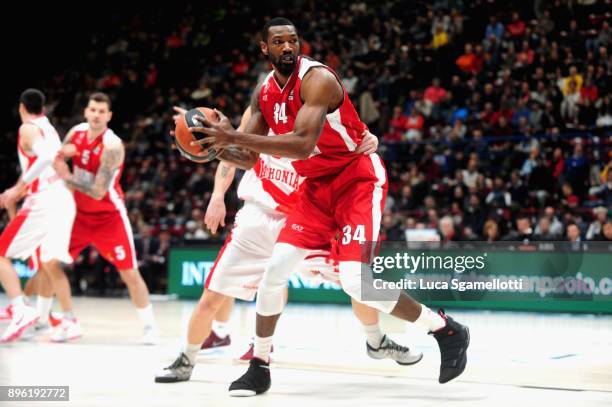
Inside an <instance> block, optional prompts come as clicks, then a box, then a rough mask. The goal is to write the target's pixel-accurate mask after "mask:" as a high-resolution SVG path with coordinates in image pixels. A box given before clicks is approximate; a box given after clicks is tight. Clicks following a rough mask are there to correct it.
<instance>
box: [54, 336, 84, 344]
mask: <svg viewBox="0 0 612 407" xmlns="http://www.w3.org/2000/svg"><path fill="white" fill-rule="evenodd" d="M82 336H83V334H81V335H75V336H71V337H70V338H66V339H61V340H58V339H51V342H53V343H66V342H70V341H74V340H75V339H79V338H81V337H82Z"/></svg>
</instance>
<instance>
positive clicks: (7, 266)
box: [0, 257, 39, 342]
mask: <svg viewBox="0 0 612 407" xmlns="http://www.w3.org/2000/svg"><path fill="white" fill-rule="evenodd" d="M0 283H1V284H2V287H3V288H4V291H5V292H6V294H7V295H8V297H9V299H10V300H11V305H12V306H13V308H12V320H11V323H10V324H9V326H8V327H7V328H6V330H5V331H4V333H3V334H2V336H0V342H9V341H13V340H15V339H17V338H19V337H20V336H21V334H23V332H24V331H25V330H26V329H27V328H29V327H30V326H33V325H35V324H36V322H38V319H39V315H38V312H37V311H36V309H35V308H33V307H30V306H29V305H28V304H27V303H26V299H25V297H24V295H23V292H22V291H21V283H20V281H19V276H18V275H17V272H16V271H15V269H14V268H13V265H12V263H11V261H10V260H9V259H7V258H6V257H0Z"/></svg>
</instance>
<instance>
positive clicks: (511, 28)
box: [508, 12, 527, 38]
mask: <svg viewBox="0 0 612 407" xmlns="http://www.w3.org/2000/svg"><path fill="white" fill-rule="evenodd" d="M526 28H527V26H526V25H525V23H524V22H523V21H522V20H521V16H520V15H519V13H517V12H514V13H512V21H511V22H510V24H508V32H509V33H510V35H511V36H512V38H521V37H523V35H525V30H526Z"/></svg>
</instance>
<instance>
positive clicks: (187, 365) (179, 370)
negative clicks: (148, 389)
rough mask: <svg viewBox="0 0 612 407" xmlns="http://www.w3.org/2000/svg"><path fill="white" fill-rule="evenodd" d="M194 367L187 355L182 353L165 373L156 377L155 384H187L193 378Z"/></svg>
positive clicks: (165, 369)
mask: <svg viewBox="0 0 612 407" xmlns="http://www.w3.org/2000/svg"><path fill="white" fill-rule="evenodd" d="M192 372H193V365H192V364H191V362H189V358H188V357H187V355H185V354H184V353H182V352H181V354H180V355H179V357H178V358H176V360H175V361H174V362H172V364H171V365H170V366H168V367H166V368H164V371H163V372H162V373H160V374H158V375H157V376H155V383H176V382H186V381H187V380H189V379H190V378H191V373H192Z"/></svg>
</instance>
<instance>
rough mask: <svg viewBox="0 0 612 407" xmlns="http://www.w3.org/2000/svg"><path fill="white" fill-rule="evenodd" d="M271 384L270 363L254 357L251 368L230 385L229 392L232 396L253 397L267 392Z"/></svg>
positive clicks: (250, 363)
mask: <svg viewBox="0 0 612 407" xmlns="http://www.w3.org/2000/svg"><path fill="white" fill-rule="evenodd" d="M271 384H272V382H271V380H270V364H269V363H266V362H264V361H263V360H261V359H258V358H253V359H251V361H250V362H249V370H247V372H246V373H245V374H243V375H242V376H241V377H240V378H239V379H238V380H236V381H235V382H233V383H232V384H231V385H230V387H229V394H230V396H232V397H251V396H255V395H257V394H261V393H265V392H267V391H268V390H269V389H270V385H271Z"/></svg>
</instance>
